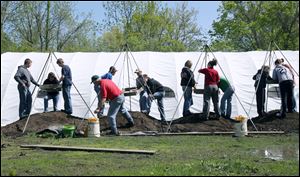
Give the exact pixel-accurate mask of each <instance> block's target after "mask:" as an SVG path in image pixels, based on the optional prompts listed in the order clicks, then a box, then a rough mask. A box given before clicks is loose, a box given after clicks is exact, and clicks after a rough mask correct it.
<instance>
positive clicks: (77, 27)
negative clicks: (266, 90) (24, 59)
mask: <svg viewBox="0 0 300 177" xmlns="http://www.w3.org/2000/svg"><path fill="white" fill-rule="evenodd" d="M74 3H76V2H71V1H1V53H3V52H14V51H15V52H29V51H35V52H48V51H59V52H101V51H104V52H119V51H120V50H121V49H122V46H123V45H124V44H128V46H129V47H130V50H131V51H161V52H182V51H200V50H202V48H203V46H204V44H209V45H210V47H211V49H213V50H215V51H251V50H267V49H268V45H269V43H270V42H271V41H275V42H276V44H277V45H278V46H279V48H280V49H281V50H299V2H298V1H223V2H222V3H221V4H220V6H219V8H218V18H217V19H215V20H214V22H213V24H212V29H211V30H209V31H203V30H202V29H201V22H200V24H198V23H197V16H200V15H205V14H203V13H201V12H199V11H197V9H194V8H188V2H181V3H179V4H178V5H177V7H176V8H175V9H172V8H169V7H168V6H167V5H166V4H165V3H164V2H163V1H103V2H101V3H102V4H100V3H99V6H100V5H102V6H103V8H104V10H105V18H104V19H99V20H101V23H97V22H95V21H94V20H92V18H91V14H77V15H75V14H76V13H75V12H76V11H75V8H74V7H75V4H74ZM99 33H100V35H98V34H99Z"/></svg>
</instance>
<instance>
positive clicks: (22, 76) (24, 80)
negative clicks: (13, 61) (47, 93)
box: [14, 65, 39, 87]
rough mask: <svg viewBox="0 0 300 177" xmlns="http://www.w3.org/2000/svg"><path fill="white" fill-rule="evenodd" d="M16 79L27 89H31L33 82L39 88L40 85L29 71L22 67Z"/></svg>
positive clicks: (19, 68)
mask: <svg viewBox="0 0 300 177" xmlns="http://www.w3.org/2000/svg"><path fill="white" fill-rule="evenodd" d="M14 79H15V80H16V81H17V82H18V83H19V84H21V85H25V86H26V87H30V83H31V82H32V83H33V84H34V85H36V86H39V84H38V83H37V82H36V81H35V80H34V79H33V77H32V75H31V74H30V72H29V70H28V69H27V68H26V67H25V66H24V65H21V66H19V67H18V70H17V73H16V74H15V76H14Z"/></svg>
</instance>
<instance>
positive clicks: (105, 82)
mask: <svg viewBox="0 0 300 177" xmlns="http://www.w3.org/2000/svg"><path fill="white" fill-rule="evenodd" d="M94 84H99V85H100V93H101V101H100V103H99V104H98V108H97V111H99V112H100V111H101V109H102V108H103V105H104V104H105V101H106V99H107V100H109V109H108V113H107V117H108V121H109V125H110V127H111V132H110V133H109V134H111V135H119V132H118V130H117V123H116V117H117V114H118V112H119V111H120V112H121V113H122V116H123V117H125V118H126V119H127V121H128V123H127V124H126V125H125V126H126V127H132V126H133V125H134V122H133V119H132V117H131V115H130V114H129V112H128V111H127V109H125V108H124V106H123V104H124V101H125V96H124V94H123V92H122V91H121V90H120V89H119V88H118V87H117V86H116V84H115V83H114V82H113V81H112V80H109V79H100V80H95V81H94Z"/></svg>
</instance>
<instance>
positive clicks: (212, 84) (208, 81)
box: [198, 59, 220, 120]
mask: <svg viewBox="0 0 300 177" xmlns="http://www.w3.org/2000/svg"><path fill="white" fill-rule="evenodd" d="M216 65H217V60H216V59H213V60H212V61H210V62H208V64H207V68H203V69H199V71H198V72H199V73H202V74H204V75H205V79H204V98H203V99H204V105H203V114H204V119H205V120H208V117H209V107H210V98H212V101H213V104H214V111H215V114H216V118H219V117H220V114H219V88H218V83H219V82H220V76H219V74H218V71H216V70H215V69H214V68H213V67H214V66H216Z"/></svg>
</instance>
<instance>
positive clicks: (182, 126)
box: [1, 111, 299, 136]
mask: <svg viewBox="0 0 300 177" xmlns="http://www.w3.org/2000/svg"><path fill="white" fill-rule="evenodd" d="M277 112H278V111H273V112H269V113H268V115H267V116H265V117H263V118H253V119H252V121H253V122H254V125H255V126H256V128H257V129H258V130H259V131H285V132H299V113H289V114H287V118H286V119H283V120H282V119H278V118H277V117H276V116H275V114H276V113H277ZM131 115H132V117H133V119H134V122H135V125H134V126H133V127H131V128H126V127H125V124H126V123H127V121H126V119H125V118H123V117H122V115H120V114H118V116H117V126H118V130H119V131H121V132H123V131H124V132H137V131H158V132H162V131H166V130H167V128H168V125H162V124H161V122H160V121H159V120H156V119H154V118H153V117H151V116H148V115H145V114H143V113H140V112H131ZM212 116H213V115H212ZM26 120H27V119H23V120H19V121H16V122H14V123H12V124H9V125H6V126H4V127H1V134H4V135H6V136H22V131H23V128H24V126H25V123H26ZM169 123H170V122H169ZM66 124H73V125H76V127H77V129H79V130H84V129H85V127H86V126H87V121H86V120H85V119H82V118H79V117H74V116H71V117H68V116H67V115H66V114H65V113H63V112H48V113H38V114H33V115H31V116H30V120H29V122H28V125H27V128H26V132H25V134H26V133H32V132H39V131H42V130H44V129H47V128H49V127H51V126H52V127H53V126H63V125H66ZM100 128H101V133H106V132H108V131H110V127H109V123H108V119H107V117H106V116H105V117H103V118H101V119H100ZM170 128H171V130H170V131H171V132H216V131H223V132H230V131H234V122H232V121H230V120H227V119H223V118H219V119H215V120H214V119H210V120H203V119H202V118H201V114H194V115H191V116H188V117H182V118H179V119H177V120H174V121H173V122H172V125H171V127H170ZM248 130H250V131H254V130H255V128H254V126H253V124H252V123H251V122H250V121H249V120H248Z"/></svg>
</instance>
